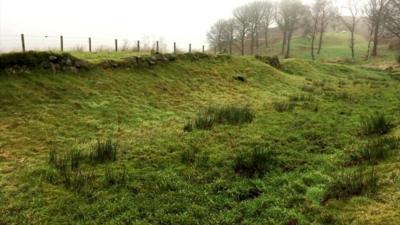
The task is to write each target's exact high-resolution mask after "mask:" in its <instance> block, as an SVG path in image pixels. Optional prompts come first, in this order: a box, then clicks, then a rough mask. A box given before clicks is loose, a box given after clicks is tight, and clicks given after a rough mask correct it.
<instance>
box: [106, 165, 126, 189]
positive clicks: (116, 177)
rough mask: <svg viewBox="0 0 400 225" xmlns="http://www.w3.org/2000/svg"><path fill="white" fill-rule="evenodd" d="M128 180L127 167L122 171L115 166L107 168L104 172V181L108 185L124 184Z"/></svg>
mask: <svg viewBox="0 0 400 225" xmlns="http://www.w3.org/2000/svg"><path fill="white" fill-rule="evenodd" d="M127 180H128V173H127V171H126V168H123V169H122V171H119V170H114V169H113V168H106V169H105V172H104V182H105V184H106V185H107V186H114V185H119V186H123V185H125V184H126V182H127Z"/></svg>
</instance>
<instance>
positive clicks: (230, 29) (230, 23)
mask: <svg viewBox="0 0 400 225" xmlns="http://www.w3.org/2000/svg"><path fill="white" fill-rule="evenodd" d="M235 32H236V22H235V20H234V19H229V20H227V21H226V26H225V30H224V39H225V40H226V41H227V44H228V48H229V54H232V53H233V45H234V42H235Z"/></svg>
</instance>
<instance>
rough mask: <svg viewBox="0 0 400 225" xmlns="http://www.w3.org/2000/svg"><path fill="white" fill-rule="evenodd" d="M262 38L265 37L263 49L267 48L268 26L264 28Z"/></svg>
mask: <svg viewBox="0 0 400 225" xmlns="http://www.w3.org/2000/svg"><path fill="white" fill-rule="evenodd" d="M264 37H265V48H268V26H265V30H264Z"/></svg>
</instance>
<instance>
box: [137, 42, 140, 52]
mask: <svg viewBox="0 0 400 225" xmlns="http://www.w3.org/2000/svg"><path fill="white" fill-rule="evenodd" d="M137 51H138V52H140V41H137Z"/></svg>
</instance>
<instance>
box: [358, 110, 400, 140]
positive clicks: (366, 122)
mask: <svg viewBox="0 0 400 225" xmlns="http://www.w3.org/2000/svg"><path fill="white" fill-rule="evenodd" d="M392 128H393V123H392V121H391V120H390V119H388V118H387V117H385V115H384V114H383V113H375V114H374V115H371V116H366V117H363V118H362V120H361V134H363V135H366V136H370V135H384V134H387V133H389V132H390V130H391V129H392Z"/></svg>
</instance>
